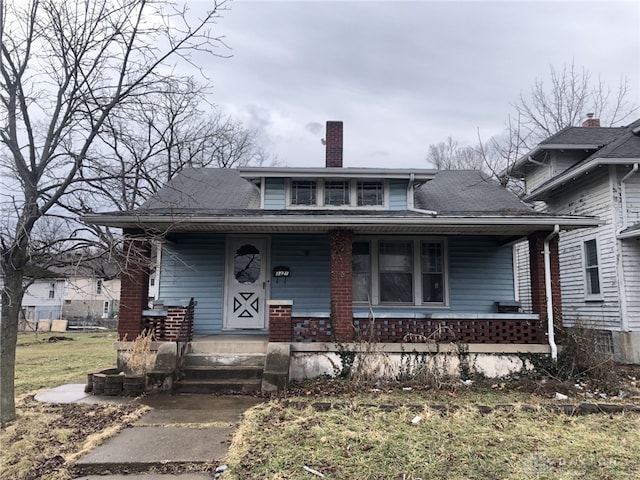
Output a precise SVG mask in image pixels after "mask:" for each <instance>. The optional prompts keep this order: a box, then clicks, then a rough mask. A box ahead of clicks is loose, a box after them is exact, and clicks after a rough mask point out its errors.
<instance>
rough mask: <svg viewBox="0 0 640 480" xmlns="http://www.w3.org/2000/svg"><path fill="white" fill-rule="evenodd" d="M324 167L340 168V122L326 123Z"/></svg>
mask: <svg viewBox="0 0 640 480" xmlns="http://www.w3.org/2000/svg"><path fill="white" fill-rule="evenodd" d="M326 135H327V138H326V139H325V146H326V167H327V168H342V122H332V121H328V122H327V132H326Z"/></svg>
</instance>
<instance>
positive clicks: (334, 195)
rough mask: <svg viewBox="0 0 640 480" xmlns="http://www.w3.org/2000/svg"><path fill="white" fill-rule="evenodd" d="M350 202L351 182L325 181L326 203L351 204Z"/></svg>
mask: <svg viewBox="0 0 640 480" xmlns="http://www.w3.org/2000/svg"><path fill="white" fill-rule="evenodd" d="M350 203H351V195H350V193H349V182H338V181H336V182H325V183H324V204H325V205H349V204H350Z"/></svg>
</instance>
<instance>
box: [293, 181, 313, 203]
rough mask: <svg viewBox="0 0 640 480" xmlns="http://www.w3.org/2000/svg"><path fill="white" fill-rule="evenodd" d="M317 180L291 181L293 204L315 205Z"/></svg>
mask: <svg viewBox="0 0 640 480" xmlns="http://www.w3.org/2000/svg"><path fill="white" fill-rule="evenodd" d="M315 204H316V182H315V181H310V180H293V181H292V182H291V205H315Z"/></svg>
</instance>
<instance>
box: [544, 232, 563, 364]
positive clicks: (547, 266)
mask: <svg viewBox="0 0 640 480" xmlns="http://www.w3.org/2000/svg"><path fill="white" fill-rule="evenodd" d="M559 232H560V226H559V225H557V224H556V225H554V227H553V232H551V233H550V234H549V235H547V237H546V238H545V239H544V288H545V293H546V296H547V337H548V339H549V347H551V358H552V359H553V361H554V362H555V361H557V360H558V346H557V345H556V339H555V334H554V331H553V296H552V290H551V258H550V257H551V253H550V250H549V242H550V241H551V239H552V238H553V237H555V236H556V235H558V233H559Z"/></svg>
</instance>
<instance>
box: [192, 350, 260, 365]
mask: <svg viewBox="0 0 640 480" xmlns="http://www.w3.org/2000/svg"><path fill="white" fill-rule="evenodd" d="M265 358H266V354H264V353H243V354H214V353H188V354H186V355H185V356H184V357H182V364H183V365H184V366H185V367H223V366H234V365H236V366H250V367H264V360H265Z"/></svg>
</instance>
